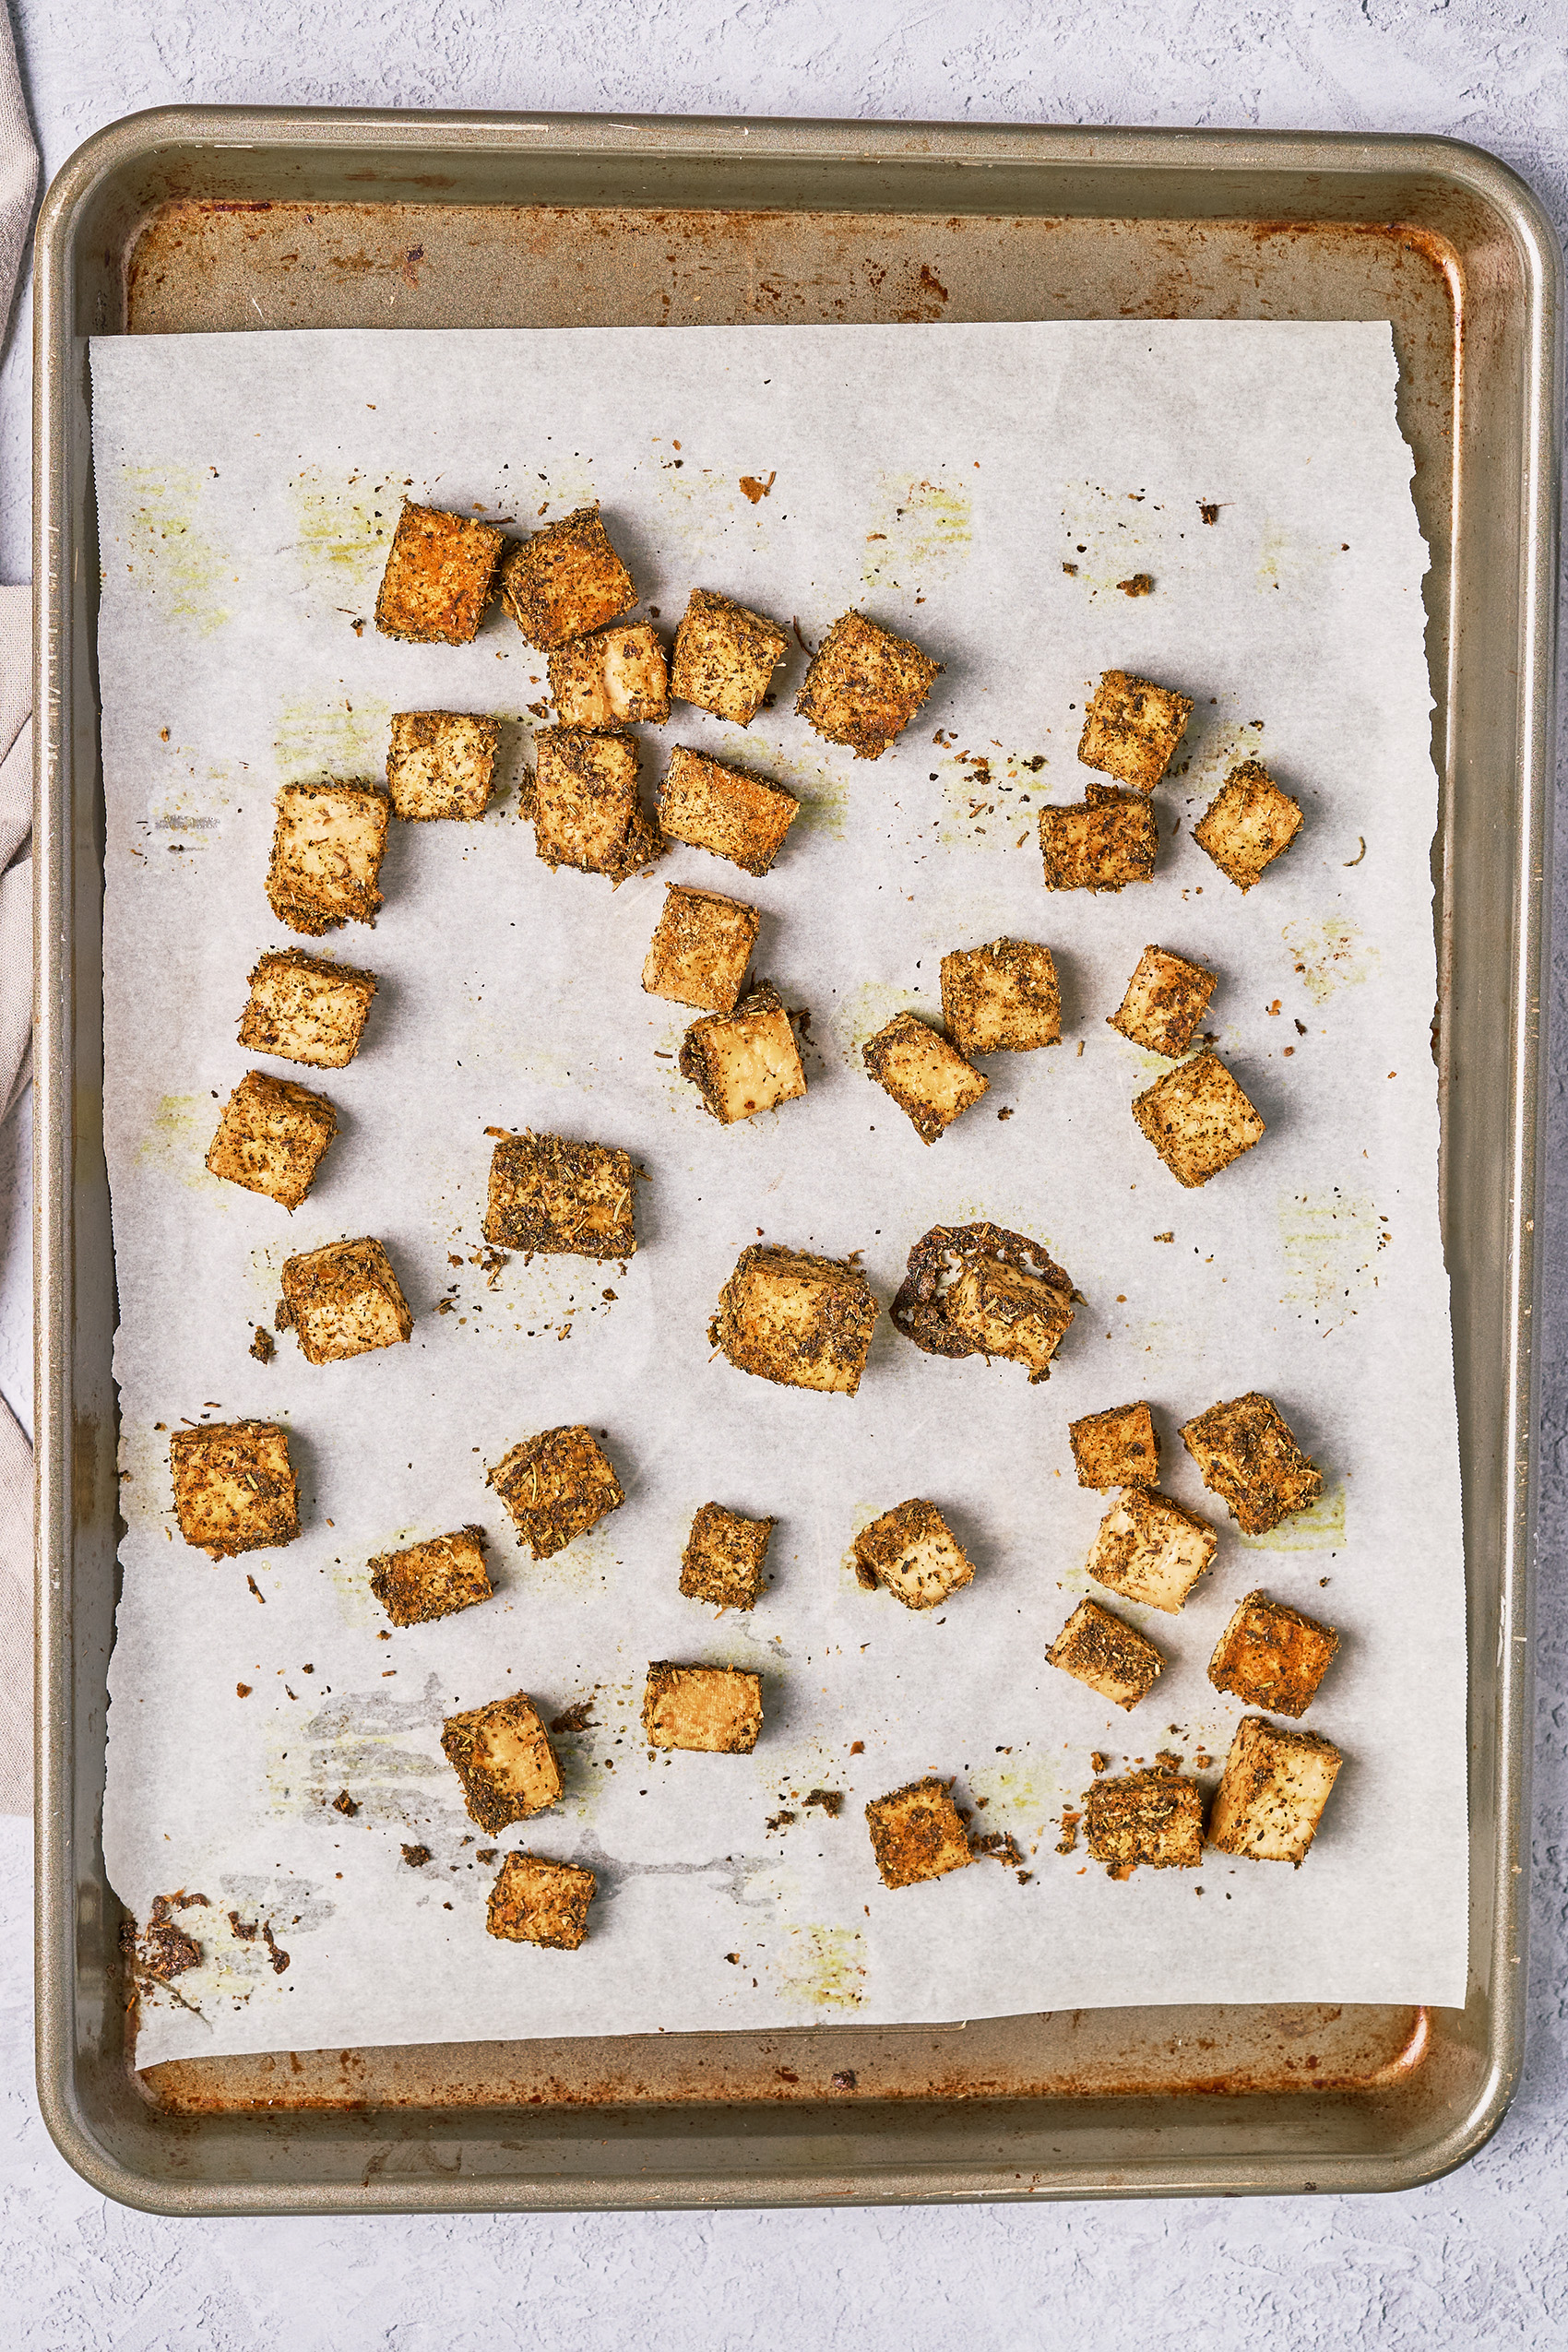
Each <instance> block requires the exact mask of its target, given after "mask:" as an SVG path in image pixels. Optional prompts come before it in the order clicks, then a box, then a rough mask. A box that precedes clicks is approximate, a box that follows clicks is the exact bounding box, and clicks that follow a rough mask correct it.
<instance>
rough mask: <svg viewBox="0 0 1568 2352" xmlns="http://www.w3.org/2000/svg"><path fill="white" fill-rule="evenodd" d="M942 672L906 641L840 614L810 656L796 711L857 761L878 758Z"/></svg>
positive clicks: (854, 614) (851, 615)
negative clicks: (846, 750)
mask: <svg viewBox="0 0 1568 2352" xmlns="http://www.w3.org/2000/svg"><path fill="white" fill-rule="evenodd" d="M941 670H942V664H941V662H940V661H933V660H932V658H931V656H930V655H929V654H927V653H922V652H921V649H920V647H919V646H918V645H911V644H910V643H909V639H908V638H907V637H896V636H894V635H893V634H892V632H891V630H889V629H879V628H878V627H877V625H876V623H875V622H874V621H868V620H866V619H865V618H864V617H863V615H862V614H861V613H859V612H843V613H840V614H839V616H838V618H837V621H835V623H834V624H833V626H832V627H831V628H830V629H829V631H828V632H827V635H826V636H825V637H824V639H823V641H822V643H821V644H820V645H819V646H818V647H817V649H816V651H815V653H814V655H813V657H812V664H811V668H810V669H809V670H808V671H806V682H805V684H804V685H803V686H802V688H801V691H800V693H799V694H798V695H796V696H795V708H796V709H797V710H798V711H799V713H800V715H801V717H802V719H805V721H806V722H807V724H808V725H809V726H811V727H812V728H814V730H815V731H816V732H817V734H819V735H823V736H826V739H827V741H828V742H830V743H848V744H849V746H850V747H851V749H852V750H853V752H854V754H855V757H856V758H857V759H880V758H881V757H882V754H883V753H884V752H885V750H886V749H887V746H888V744H889V743H890V742H892V741H893V738H894V736H895V735H900V734H902V733H903V731H904V729H905V728H906V727H907V726H908V725H909V721H910V719H912V718H913V717H914V715H915V713H916V711H917V710H919V708H920V707H921V703H923V702H924V700H925V698H926V696H927V695H929V694H930V692H931V689H932V682H933V681H934V680H935V679H936V678H937V677H938V676H939V675H940V673H941Z"/></svg>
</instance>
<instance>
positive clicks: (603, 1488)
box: [485, 1422, 626, 1560]
mask: <svg viewBox="0 0 1568 2352" xmlns="http://www.w3.org/2000/svg"><path fill="white" fill-rule="evenodd" d="M485 1483H486V1485H487V1486H493V1488H494V1489H495V1491H496V1493H497V1494H498V1495H499V1496H500V1497H501V1500H502V1502H503V1503H505V1506H506V1508H507V1510H508V1512H509V1513H510V1514H511V1516H512V1521H513V1524H514V1526H516V1527H517V1541H518V1542H519V1543H526V1544H527V1545H528V1546H529V1550H531V1551H532V1553H533V1556H534V1558H535V1559H536V1560H550V1559H552V1558H553V1557H554V1555H555V1553H556V1552H558V1551H564V1550H565V1549H566V1546H567V1545H568V1544H569V1543H574V1542H576V1538H577V1537H578V1536H585V1535H587V1533H588V1529H589V1528H590V1527H596V1526H598V1525H599V1523H600V1520H601V1519H602V1518H604V1517H606V1516H607V1515H608V1514H609V1513H610V1512H612V1511H619V1509H620V1508H621V1505H622V1503H624V1501H625V1500H626V1498H625V1496H624V1494H623V1493H622V1491H621V1481H620V1479H618V1478H617V1477H616V1475H615V1472H614V1470H613V1468H612V1467H611V1462H610V1457H609V1455H607V1454H605V1453H603V1452H601V1451H600V1447H599V1446H598V1445H597V1444H596V1443H595V1442H594V1438H593V1434H592V1432H591V1431H588V1430H587V1429H585V1428H584V1427H583V1426H582V1424H581V1422H577V1423H576V1424H575V1425H566V1426H563V1427H562V1428H559V1429H547V1430H541V1431H540V1433H539V1435H538V1436H537V1437H525V1438H524V1439H523V1440H522V1441H521V1443H518V1444H517V1445H514V1446H513V1448H512V1450H511V1452H510V1453H509V1454H506V1455H503V1457H502V1459H501V1460H500V1461H499V1462H497V1463H496V1465H495V1467H493V1469H490V1470H487V1471H486V1472H485Z"/></svg>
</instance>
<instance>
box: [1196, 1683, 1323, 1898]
mask: <svg viewBox="0 0 1568 2352" xmlns="http://www.w3.org/2000/svg"><path fill="white" fill-rule="evenodd" d="M1343 1762H1344V1758H1343V1757H1342V1756H1341V1755H1340V1752H1339V1751H1338V1749H1337V1748H1336V1747H1335V1746H1334V1744H1333V1742H1332V1741H1331V1740H1320V1739H1319V1738H1318V1736H1317V1734H1316V1732H1315V1731H1281V1730H1280V1729H1279V1728H1277V1725H1275V1724H1272V1723H1265V1721H1264V1720H1263V1717H1262V1716H1256V1715H1244V1716H1242V1717H1241V1722H1240V1723H1239V1724H1238V1725H1237V1726H1236V1736H1235V1738H1234V1739H1233V1740H1231V1742H1230V1753H1229V1755H1228V1756H1227V1757H1226V1759H1225V1770H1224V1773H1223V1774H1222V1775H1221V1776H1220V1782H1219V1787H1218V1789H1217V1790H1216V1791H1215V1798H1214V1810H1213V1812H1212V1813H1211V1814H1210V1816H1209V1824H1208V1842H1209V1844H1210V1845H1211V1846H1213V1847H1218V1850H1219V1852H1220V1853H1222V1854H1241V1855H1244V1856H1245V1857H1246V1859H1247V1860H1248V1861H1250V1862H1294V1864H1295V1865H1296V1868H1297V1869H1298V1870H1300V1868H1301V1861H1302V1858H1303V1857H1304V1855H1305V1854H1306V1851H1307V1848H1308V1847H1309V1846H1310V1845H1311V1844H1312V1842H1313V1838H1314V1837H1315V1836H1316V1835H1317V1826H1318V1823H1319V1822H1320V1821H1321V1820H1322V1819H1323V1809H1324V1806H1325V1805H1326V1804H1327V1802H1328V1800H1329V1795H1330V1793H1331V1791H1332V1789H1333V1788H1334V1783H1335V1778H1336V1775H1337V1773H1338V1771H1339V1767H1340V1764H1342V1763H1343Z"/></svg>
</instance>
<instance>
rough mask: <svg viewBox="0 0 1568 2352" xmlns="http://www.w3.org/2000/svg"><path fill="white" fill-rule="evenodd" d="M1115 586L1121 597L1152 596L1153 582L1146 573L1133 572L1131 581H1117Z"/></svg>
mask: <svg viewBox="0 0 1568 2352" xmlns="http://www.w3.org/2000/svg"><path fill="white" fill-rule="evenodd" d="M1116 585H1117V587H1118V588H1120V589H1121V591H1122V593H1123V596H1152V595H1153V594H1154V582H1153V580H1152V579H1151V578H1150V576H1149V575H1148V573H1147V572H1134V574H1133V576H1132V577H1131V579H1127V580H1118V581H1117V583H1116Z"/></svg>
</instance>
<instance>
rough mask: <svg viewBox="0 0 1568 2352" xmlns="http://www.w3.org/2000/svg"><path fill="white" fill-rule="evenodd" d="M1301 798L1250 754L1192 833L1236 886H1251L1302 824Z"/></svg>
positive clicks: (1286, 847)
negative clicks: (1284, 788)
mask: <svg viewBox="0 0 1568 2352" xmlns="http://www.w3.org/2000/svg"><path fill="white" fill-rule="evenodd" d="M1301 822H1302V819H1301V802H1300V801H1293V800H1292V799H1291V798H1290V795H1289V792H1282V791H1281V790H1280V789H1279V787H1278V785H1277V783H1276V782H1275V780H1274V778H1273V777H1272V776H1270V774H1269V773H1268V770H1267V769H1266V768H1265V767H1260V766H1259V765H1258V763H1257V761H1256V760H1255V759H1244V760H1243V761H1242V762H1241V766H1240V767H1233V768H1232V769H1231V771H1230V773H1229V776H1228V777H1227V778H1226V779H1225V781H1224V783H1223V784H1222V785H1221V786H1220V789H1219V793H1218V798H1217V799H1216V800H1215V802H1213V804H1212V806H1211V807H1210V808H1208V809H1207V810H1206V812H1205V814H1203V816H1201V817H1200V818H1199V820H1198V822H1197V824H1196V825H1194V827H1193V838H1194V841H1195V842H1196V843H1197V845H1198V847H1199V849H1203V850H1206V852H1207V854H1208V855H1209V856H1210V857H1211V858H1212V859H1213V860H1214V862H1215V864H1216V865H1217V866H1218V868H1219V871H1220V873H1223V874H1226V875H1228V876H1229V879H1230V881H1232V882H1233V883H1234V884H1235V885H1236V887H1237V889H1238V890H1250V889H1251V888H1252V886H1253V883H1254V882H1256V881H1257V880H1258V879H1259V877H1260V876H1261V875H1262V873H1263V871H1264V869H1265V866H1268V865H1272V864H1273V862H1274V861H1275V859H1276V858H1277V857H1278V856H1279V855H1280V853H1281V851H1282V850H1285V849H1289V847H1290V844H1291V842H1292V841H1293V840H1294V839H1295V838H1296V836H1297V834H1298V833H1300V831H1301Z"/></svg>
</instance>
